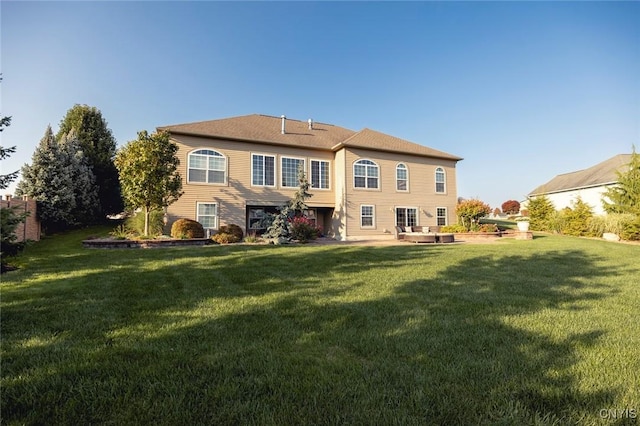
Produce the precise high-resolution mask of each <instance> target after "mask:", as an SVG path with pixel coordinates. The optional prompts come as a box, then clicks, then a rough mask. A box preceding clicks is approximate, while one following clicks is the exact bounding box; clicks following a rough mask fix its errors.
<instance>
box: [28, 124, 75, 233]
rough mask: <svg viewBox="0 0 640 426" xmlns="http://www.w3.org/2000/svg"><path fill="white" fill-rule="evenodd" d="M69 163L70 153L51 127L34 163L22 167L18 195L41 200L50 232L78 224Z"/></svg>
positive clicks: (41, 215) (41, 213) (42, 217)
mask: <svg viewBox="0 0 640 426" xmlns="http://www.w3.org/2000/svg"><path fill="white" fill-rule="evenodd" d="M68 163H69V161H68V155H67V154H66V153H65V152H64V150H62V149H61V148H60V145H59V144H58V142H57V141H56V139H55V138H54V136H53V132H52V131H51V126H47V129H46V131H45V133H44V136H43V138H42V139H41V140H40V144H39V145H38V147H37V148H36V150H35V152H34V153H33V157H32V163H31V165H25V166H24V167H22V181H20V183H19V184H18V187H17V191H16V193H17V195H28V196H29V197H31V198H33V199H35V200H36V201H37V203H38V216H39V218H40V220H41V222H42V226H43V228H44V229H45V230H46V231H57V230H61V229H65V228H67V227H70V226H73V225H75V220H74V217H73V210H74V208H75V207H76V202H75V195H74V190H73V188H74V185H73V173H72V170H71V169H70V168H69V167H68V165H69V164H68Z"/></svg>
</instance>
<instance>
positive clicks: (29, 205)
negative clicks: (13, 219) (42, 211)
mask: <svg viewBox="0 0 640 426" xmlns="http://www.w3.org/2000/svg"><path fill="white" fill-rule="evenodd" d="M0 207H2V208H9V207H13V208H15V209H16V213H18V214H21V213H26V214H27V218H26V219H25V221H24V222H23V223H20V224H18V226H17V227H16V232H15V233H16V238H17V239H16V241H17V242H22V241H40V235H41V226H40V220H39V219H38V214H37V208H38V207H37V204H36V200H34V199H32V198H28V197H26V196H25V197H22V198H13V197H12V196H11V195H7V196H6V199H5V200H1V201H0Z"/></svg>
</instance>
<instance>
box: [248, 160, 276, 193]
mask: <svg viewBox="0 0 640 426" xmlns="http://www.w3.org/2000/svg"><path fill="white" fill-rule="evenodd" d="M255 155H259V156H262V157H271V158H273V185H264V184H263V185H256V184H254V183H253V178H254V177H255V176H254V175H253V173H254V170H253V157H254V156H255ZM249 167H251V186H254V187H256V188H275V187H276V185H277V180H278V157H277V156H276V155H275V154H265V153H262V152H252V153H251V159H250V164H249ZM262 178H263V180H264V175H263V176H262Z"/></svg>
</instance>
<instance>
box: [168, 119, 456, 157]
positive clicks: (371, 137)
mask: <svg viewBox="0 0 640 426" xmlns="http://www.w3.org/2000/svg"><path fill="white" fill-rule="evenodd" d="M158 130H166V131H168V132H170V133H173V134H182V135H189V136H198V137H206V138H214V139H225V140H231V141H243V142H254V143H263V144H270V145H284V146H291V147H297V148H307V149H317V150H322V151H337V150H339V149H341V148H343V147H357V148H366V149H372V150H377V151H387V152H398V153H404V154H412V155H419V156H423V157H436V158H443V159H448V160H454V161H459V160H462V158H460V157H457V156H455V155H452V154H447V153H446V152H442V151H438V150H435V149H432V148H428V147H426V146H424V145H419V144H417V143H413V142H409V141H406V140H404V139H400V138H397V137H394V136H390V135H386V134H384V133H380V132H376V131H374V130H370V129H363V130H361V131H359V132H356V131H353V130H350V129H346V128H344V127H339V126H334V125H332V124H326V123H319V122H314V123H313V128H312V129H309V125H308V122H307V121H300V120H294V119H290V118H287V119H286V131H285V133H284V134H282V132H281V118H280V117H274V116H269V115H261V114H251V115H243V116H239V117H231V118H223V119H219V120H209V121H199V122H195V123H186V124H175V125H169V126H161V127H158Z"/></svg>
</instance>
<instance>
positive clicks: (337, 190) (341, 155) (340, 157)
mask: <svg viewBox="0 0 640 426" xmlns="http://www.w3.org/2000/svg"><path fill="white" fill-rule="evenodd" d="M345 156H346V149H341V150H339V151H337V152H336V153H335V159H334V160H333V183H334V185H333V188H334V191H333V193H334V200H335V209H334V211H333V218H332V220H331V227H330V229H328V230H327V235H329V236H331V237H333V238H336V239H338V240H344V239H345V238H346V230H345V224H346V215H347V206H346V192H347V187H346V185H347V181H346V179H345V175H346V167H347V166H346V163H345Z"/></svg>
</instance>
